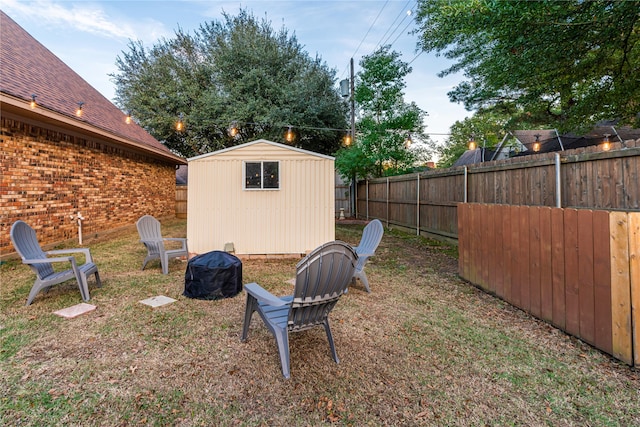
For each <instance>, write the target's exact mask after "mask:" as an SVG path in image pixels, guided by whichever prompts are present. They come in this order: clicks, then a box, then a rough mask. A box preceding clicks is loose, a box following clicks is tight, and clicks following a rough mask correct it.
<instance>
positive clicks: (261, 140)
mask: <svg viewBox="0 0 640 427" xmlns="http://www.w3.org/2000/svg"><path fill="white" fill-rule="evenodd" d="M255 144H269V145H272V146H274V147H278V148H283V149H286V150H291V151H295V152H298V153H301V154H306V155H309V156H315V157H319V158H321V159H327V160H335V158H334V157H331V156H327V155H326V154H320V153H315V152H313V151H308V150H303V149H302V148H298V147H292V146H290V145H285V144H280V143H278V142H273V141H269V140H267V139H257V140H255V141H251V142H247V143H245V144H240V145H236V146H234V147H229V148H224V149H222V150H218V151H212V152H211V153H206V154H201V155H199V156H195V157H190V158H188V159H187V160H188V161H190V162H191V161H193V160H199V159H203V158H206V157H210V156H215V155H217V154H222V153H228V152H230V151H234V150H241V149H243V148H246V147H250V146H252V145H255Z"/></svg>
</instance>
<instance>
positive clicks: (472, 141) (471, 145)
mask: <svg viewBox="0 0 640 427" xmlns="http://www.w3.org/2000/svg"><path fill="white" fill-rule="evenodd" d="M476 147H477V145H476V140H475V139H474V137H473V135H471V137H470V138H469V150H475V149H476Z"/></svg>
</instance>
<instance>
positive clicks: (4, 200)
mask: <svg viewBox="0 0 640 427" xmlns="http://www.w3.org/2000/svg"><path fill="white" fill-rule="evenodd" d="M0 128H1V134H0V160H1V163H0V254H2V255H7V254H9V253H12V252H15V250H14V248H13V245H12V244H11V240H10V237H9V231H10V229H11V225H12V224H13V223H14V222H15V221H17V220H19V219H22V220H24V221H25V222H27V223H28V224H29V225H31V226H32V227H33V228H34V229H35V230H36V234H37V235H38V240H39V241H40V243H41V244H42V245H48V244H53V243H57V242H61V241H64V240H67V239H76V238H77V236H78V227H77V223H76V222H75V221H72V220H71V219H70V215H76V214H77V212H78V211H80V212H81V213H82V216H83V217H85V221H84V222H83V224H82V230H83V236H84V238H85V239H89V238H91V237H92V236H95V235H96V233H99V232H103V231H106V230H110V229H115V228H119V227H123V226H126V225H132V224H134V223H135V221H136V220H137V219H138V218H139V217H140V216H142V215H144V214H152V215H154V216H156V217H158V218H161V217H163V216H172V215H175V166H174V165H173V164H168V163H163V162H160V161H158V160H155V159H152V158H151V157H148V156H145V155H143V154H139V153H135V152H133V151H127V150H124V149H122V148H119V147H117V146H114V145H110V144H108V143H107V142H105V141H100V140H97V139H91V138H83V137H82V136H76V135H71V134H67V133H62V132H58V131H55V130H50V129H46V128H42V127H38V126H33V125H30V124H27V123H23V122H21V121H17V120H11V119H7V118H4V117H3V118H1V119H0Z"/></svg>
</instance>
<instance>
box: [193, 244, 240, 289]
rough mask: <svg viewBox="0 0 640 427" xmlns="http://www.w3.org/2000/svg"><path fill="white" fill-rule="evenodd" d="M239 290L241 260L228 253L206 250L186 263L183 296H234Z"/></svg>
mask: <svg viewBox="0 0 640 427" xmlns="http://www.w3.org/2000/svg"><path fill="white" fill-rule="evenodd" d="M241 291H242V262H241V261H240V260H239V259H238V258H237V257H235V256H233V255H231V254H230V253H227V252H222V251H213V252H207V253H206V254H201V255H198V256H196V257H193V258H191V259H190V260H189V262H188V263H187V271H186V273H185V274H184V293H183V295H184V296H186V297H189V298H197V299H207V300H215V299H221V298H230V297H234V296H236V295H237V294H238V293H240V292H241Z"/></svg>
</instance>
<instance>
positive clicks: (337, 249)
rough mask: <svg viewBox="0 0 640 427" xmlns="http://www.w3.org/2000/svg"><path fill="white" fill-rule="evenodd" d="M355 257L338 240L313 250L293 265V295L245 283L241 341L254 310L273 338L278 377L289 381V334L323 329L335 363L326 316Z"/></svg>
mask: <svg viewBox="0 0 640 427" xmlns="http://www.w3.org/2000/svg"><path fill="white" fill-rule="evenodd" d="M357 257H358V256H357V255H356V254H355V252H354V251H353V249H352V248H351V247H350V246H349V245H347V244H346V243H344V242H340V241H333V242H329V243H325V244H324V245H322V246H320V247H318V248H316V249H314V250H313V251H312V252H311V253H310V254H309V255H307V256H306V257H305V258H303V259H302V260H301V261H300V262H299V263H298V265H297V266H296V279H295V280H296V282H295V287H294V291H293V295H290V296H286V297H282V298H279V297H276V296H274V295H273V294H271V293H270V292H268V291H266V290H265V289H263V288H262V287H261V286H260V285H258V284H257V283H248V284H246V285H245V286H244V290H245V292H246V293H247V305H246V308H245V314H244V325H243V328H242V337H241V340H242V341H243V342H244V341H246V340H247V335H248V333H249V324H250V323H251V316H252V315H253V312H254V311H257V312H258V314H259V315H260V317H261V318H262V320H263V321H264V324H265V325H266V326H267V328H268V329H269V330H270V331H271V333H272V334H273V336H274V337H275V339H276V342H277V344H278V352H279V353H280V363H281V365H282V374H283V375H284V377H285V378H289V377H290V368H289V332H299V331H304V330H306V329H310V328H313V327H315V326H324V329H325V332H326V333H327V339H328V340H329V346H330V347H331V353H332V355H333V359H334V360H335V361H336V363H339V360H338V354H337V353H336V348H335V345H334V342H333V335H332V334H331V326H330V324H329V313H330V312H331V310H332V309H333V307H334V306H335V305H336V303H337V302H338V299H339V298H340V296H342V294H343V293H344V291H345V290H346V288H347V287H348V286H349V283H350V282H351V277H352V276H353V271H354V269H355V265H356V262H357Z"/></svg>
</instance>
